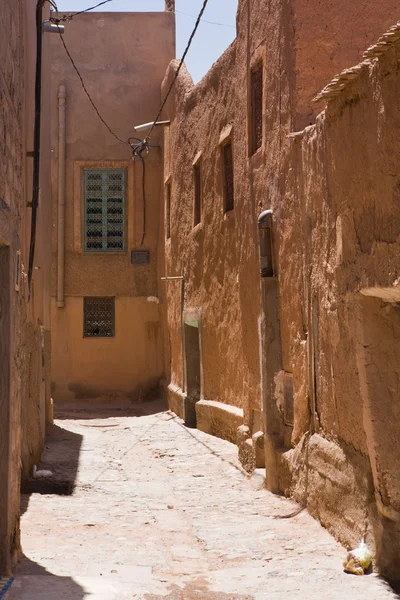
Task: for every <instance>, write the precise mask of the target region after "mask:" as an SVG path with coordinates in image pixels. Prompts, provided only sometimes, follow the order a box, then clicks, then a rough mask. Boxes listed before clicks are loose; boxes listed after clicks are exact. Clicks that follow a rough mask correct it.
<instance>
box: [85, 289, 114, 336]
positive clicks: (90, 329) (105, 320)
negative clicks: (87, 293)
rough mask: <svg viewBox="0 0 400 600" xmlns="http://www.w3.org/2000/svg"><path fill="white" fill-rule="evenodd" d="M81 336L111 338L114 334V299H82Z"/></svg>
mask: <svg viewBox="0 0 400 600" xmlns="http://www.w3.org/2000/svg"><path fill="white" fill-rule="evenodd" d="M83 315H84V316H83V336H84V337H113V336H114V334H115V304H114V298H112V297H111V298H110V297H106V298H94V297H89V298H84V306H83Z"/></svg>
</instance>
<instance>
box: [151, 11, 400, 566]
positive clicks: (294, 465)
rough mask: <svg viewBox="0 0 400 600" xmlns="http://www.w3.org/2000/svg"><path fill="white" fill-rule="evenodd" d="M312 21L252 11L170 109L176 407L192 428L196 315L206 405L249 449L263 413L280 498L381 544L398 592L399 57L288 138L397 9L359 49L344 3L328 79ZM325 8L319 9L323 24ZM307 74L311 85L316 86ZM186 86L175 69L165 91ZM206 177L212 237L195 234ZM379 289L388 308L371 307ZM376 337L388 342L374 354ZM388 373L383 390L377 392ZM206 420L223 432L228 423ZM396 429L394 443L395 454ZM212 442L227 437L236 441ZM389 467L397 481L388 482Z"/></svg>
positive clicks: (352, 538) (206, 225) (366, 33)
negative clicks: (228, 204) (269, 231)
mask: <svg viewBox="0 0 400 600" xmlns="http://www.w3.org/2000/svg"><path fill="white" fill-rule="evenodd" d="M312 4H314V3H312ZM309 5H310V3H308V4H307V5H306V3H297V2H287V3H280V2H279V3H275V2H270V3H268V5H267V6H266V5H265V3H262V2H258V1H254V2H252V3H247V2H240V3H239V9H238V16H237V39H236V40H235V41H234V43H233V44H232V45H231V46H230V47H229V48H228V50H227V51H226V52H225V53H224V54H223V55H222V57H221V58H220V59H219V60H218V61H217V62H216V63H215V64H214V65H213V67H212V68H211V70H210V71H209V72H208V73H207V75H206V76H205V77H204V78H203V79H202V81H201V82H200V83H199V84H198V85H196V86H193V82H192V80H191V78H190V75H189V74H188V73H187V71H186V70H185V69H184V68H182V70H181V73H180V76H179V77H178V80H177V83H176V88H175V94H173V96H172V97H171V98H170V100H169V103H168V105H167V106H166V110H165V114H164V118H171V120H172V123H171V127H170V128H169V130H167V131H166V133H165V154H164V182H165V184H168V183H170V185H171V237H170V239H166V214H165V203H166V188H165V193H164V214H163V222H164V240H165V242H164V243H165V255H164V268H165V271H164V273H165V275H166V276H170V277H174V276H175V277H177V276H183V277H184V286H183V288H182V281H181V280H170V281H166V282H165V283H164V285H165V288H164V289H165V292H164V298H163V301H164V305H165V307H166V319H167V323H168V335H169V340H167V344H168V349H170V351H171V364H170V385H169V403H170V407H171V409H172V410H174V411H175V412H177V413H178V414H180V415H181V416H185V401H186V391H187V390H186V382H185V352H184V350H185V348H184V337H183V331H182V313H184V312H188V311H189V312H190V311H192V312H193V313H197V314H199V315H201V325H200V328H201V350H202V373H201V399H202V400H204V401H206V402H207V401H212V402H215V403H222V404H225V405H233V406H234V407H236V408H238V409H243V421H244V426H245V427H244V429H242V431H241V433H242V434H243V435H244V436H245V437H246V435H247V437H248V438H250V437H251V435H252V434H253V433H255V431H257V428H260V417H259V413H260V412H262V411H263V410H264V412H265V413H266V412H267V411H268V414H264V418H265V425H266V430H265V433H266V436H265V437H266V445H265V449H266V460H267V483H268V485H269V487H270V489H273V490H274V491H277V492H284V493H286V494H291V495H293V496H294V497H295V498H296V499H297V500H298V501H299V502H300V503H302V504H304V505H307V506H308V508H309V510H310V512H311V513H312V514H313V515H314V516H315V517H316V518H318V519H319V520H320V521H321V523H322V524H323V525H324V526H326V527H328V528H329V529H330V531H331V532H332V533H333V534H334V535H335V536H336V537H337V538H338V539H339V540H341V541H342V542H343V543H344V544H346V545H349V546H353V545H354V544H357V543H358V542H359V541H360V539H361V537H362V536H364V535H366V537H367V541H368V543H369V544H370V545H371V547H372V548H375V544H376V551H377V556H378V562H379V566H380V567H381V569H382V571H383V572H384V573H386V574H387V575H391V576H393V575H396V569H397V572H398V567H397V563H396V560H397V558H396V553H397V556H398V555H399V553H398V549H397V546H396V544H397V542H395V544H394V546H393V548H392V549H391V548H390V543H389V540H390V539H391V537H393V536H394V539H398V514H397V511H398V509H397V500H398V499H397V494H398V491H397V489H398V488H397V487H396V480H395V476H394V474H393V473H394V472H393V469H394V468H397V455H396V454H395V453H396V449H395V443H394V439H395V434H394V432H395V431H396V428H398V426H397V420H396V419H397V416H396V415H397V409H396V408H395V403H394V399H395V398H396V397H397V396H396V393H397V392H396V390H397V377H396V375H395V374H396V373H397V367H396V364H395V362H396V361H395V357H396V356H397V350H396V349H395V348H394V347H393V346H392V344H393V339H394V338H395V336H396V335H397V334H396V331H397V325H395V324H394V323H393V320H394V318H395V317H394V315H395V312H396V310H397V309H396V305H393V306H392V305H391V306H390V307H387V306H386V307H383V308H382V311H383V312H382V314H381V313H380V308H379V307H380V302H381V299H382V298H384V297H385V298H387V296H389V297H391V298H392V301H393V302H394V301H395V300H396V302H397V298H398V293H397V292H395V293H393V291H392V290H391V286H393V285H394V284H396V285H397V281H396V280H397V277H398V274H397V267H396V264H397V262H396V261H397V258H398V249H397V246H396V241H397V236H398V231H397V229H396V225H395V224H396V223H397V217H393V211H394V214H397V212H396V211H397V207H395V202H396V200H395V199H396V194H397V180H396V173H397V170H398V166H397V163H396V150H395V144H396V134H395V132H396V131H397V126H398V118H399V117H398V114H397V108H396V106H397V105H396V101H395V98H396V94H397V93H398V90H397V81H396V77H397V76H396V68H395V64H396V57H395V56H392V58H390V57H389V54H388V56H387V58H386V59H383V58H382V59H381V60H382V61H383V62H382V64H381V66H379V67H377V66H376V65H374V66H368V67H365V68H364V71H365V72H363V76H362V78H361V79H360V82H359V83H357V84H356V83H354V84H353V85H355V86H361V87H360V89H359V90H358V88H357V89H356V92H355V93H354V94H353V95H351V96H350V97H347V96H346V95H343V96H342V100H341V101H340V102H339V101H337V103H336V104H332V105H330V107H329V109H328V111H327V112H326V113H324V114H323V115H322V116H319V117H318V118H317V123H316V125H315V126H313V127H311V128H310V129H307V130H306V131H305V133H302V134H300V136H299V137H298V138H291V137H289V135H290V134H291V133H293V131H294V130H296V128H297V126H298V125H299V124H301V119H303V117H306V118H305V122H306V123H308V121H307V119H308V118H309V117H310V115H311V116H312V119H314V116H315V113H316V111H317V110H318V109H316V108H314V105H312V103H311V100H312V97H313V96H314V95H315V92H317V91H318V89H314V87H313V86H314V85H316V84H317V83H318V82H319V81H320V82H321V85H320V87H322V86H323V85H325V84H326V83H328V82H329V80H330V78H331V77H332V76H333V75H334V74H335V73H336V71H337V70H340V69H341V68H345V67H349V66H351V64H352V62H351V61H352V59H353V57H355V60H359V57H360V56H361V55H362V51H363V50H365V48H366V47H367V46H368V45H369V44H370V43H372V42H373V41H375V39H376V38H377V37H378V35H379V34H381V33H382V32H383V31H384V30H385V27H387V25H388V20H389V24H392V23H394V22H395V21H396V18H397V14H396V8H397V3H392V4H390V6H388V12H386V7H385V11H384V14H382V21H380V18H379V19H378V18H376V15H372V13H371V11H372V6H373V3H372V2H368V3H363V2H360V3H357V6H358V8H357V10H360V11H362V10H364V11H365V16H367V15H369V17H368V20H367V18H365V19H364V20H363V19H362V20H361V23H360V31H359V35H357V36H356V37H354V36H353V37H352V38H351V41H350V40H347V41H348V43H347V45H346V44H345V43H344V42H345V39H346V38H345V35H344V34H346V35H347V36H349V35H350V33H349V31H348V26H349V22H350V21H353V24H354V27H355V28H356V26H357V19H356V15H357V14H358V13H357V10H356V8H355V7H354V6H353V5H352V6H351V7H350V6H348V5H347V3H346V6H342V10H341V11H338V12H337V13H335V14H336V17H335V19H332V21H330V23H331V25H332V28H333V29H332V31H331V37H332V40H331V42H332V44H333V43H334V42H333V39H336V40H339V41H340V40H342V42H343V43H342V42H341V43H340V44H339V45H338V48H336V50H335V51H333V50H334V49H333V50H332V52H331V53H329V52H326V53H323V52H322V53H321V55H320V56H319V57H318V61H317V60H316V59H315V61H314V58H313V55H309V56H308V58H306V49H307V48H308V49H309V50H308V51H310V48H311V47H312V46H313V43H314V42H315V44H316V46H318V45H320V46H321V47H325V46H326V39H327V38H326V35H328V34H326V29H325V28H324V27H322V26H321V23H322V22H323V21H322V20H318V19H316V18H314V16H313V15H312V14H311V13H310V12H309V11H308V8H307V6H309ZM325 8H326V7H325ZM325 8H324V5H323V3H318V2H317V3H315V11H316V13H317V14H319V11H321V13H323V12H324V10H325ZM332 10H333V8H332ZM390 17H391V20H390ZM342 27H343V29H344V31H343V38H342V37H341V35H342V32H341V28H342ZM339 31H340V35H339V37H337V35H336V34H337V32H339ZM310 40H313V43H311V42H310ZM391 52H396V51H395V50H391ZM260 60H263V61H264V65H265V67H264V88H263V95H264V116H263V133H264V135H263V144H262V146H261V148H260V149H259V150H258V151H257V152H256V153H255V154H253V155H252V156H249V145H250V144H249V117H248V102H249V99H248V92H247V90H248V80H249V73H250V70H251V68H252V67H253V66H255V65H256V64H257V63H258V62H259V61H260ZM385 60H389V63H385ZM390 60H391V61H392V62H390ZM307 61H308V64H309V66H310V67H313V66H315V70H316V71H317V73H316V74H315V73H313V74H311V72H309V71H308V70H307V69H305V68H304V65H305V64H306V63H307ZM176 68H177V63H176V62H173V63H172V64H171V65H170V68H169V71H168V72H167V75H166V78H165V80H164V83H163V91H165V90H166V89H167V88H168V85H169V82H170V81H171V78H172V76H173V74H174V72H175V70H176ZM307 68H308V67H307ZM316 82H317V83H316ZM318 85H319V84H318ZM320 106H321V105H320ZM303 107H304V110H303ZM298 115H300V116H301V119H300V121H299V120H297V119H296V116H298ZM310 118H311V117H310ZM303 124H304V121H303ZM229 135H230V136H231V139H232V144H233V157H234V185H235V208H234V210H233V211H231V212H229V213H227V214H224V212H223V198H222V172H221V143H223V141H224V140H225V139H226V138H227V136H229ZM198 160H200V164H201V169H202V201H203V205H202V219H201V223H200V224H198V225H196V226H193V223H194V221H193V199H194V177H193V163H194V162H195V161H198ZM266 209H271V210H272V215H273V253H274V262H275V265H274V266H275V273H274V275H275V277H274V278H272V279H271V282H270V283H265V282H264V283H261V289H260V259H259V239H258V227H257V218H258V216H259V214H260V213H261V212H262V211H264V210H266ZM161 262H162V261H161ZM378 286H386V288H388V290H386V291H384V292H382V290H381V291H380V292H379V294H380V298H381V299H378V300H377V292H376V287H378ZM182 290H183V293H182ZM360 290H361V291H362V293H360ZM260 292H261V293H260ZM385 294H386V296H385ZM367 295H373V296H374V298H375V299H372V300H371V299H369V298H367V297H366V296H367ZM393 298H394V299H395V300H393ZM368 303H372V305H369V304H368ZM199 322H200V321H199ZM380 329H381V330H382V334H381V338H378V339H377V340H375V341H374V342H373V343H372V342H371V341H370V338H371V337H372V338H373V337H374V335H377V331H379V330H380ZM365 339H367V342H365ZM369 346H370V347H371V348H370V350H371V352H372V351H373V353H374V356H373V363H372V364H371V361H369V358H370V355H369V353H368V348H369ZM271 348H272V349H273V352H271ZM388 360H389V364H388ZM378 364H379V365H380V367H375V366H374V365H378ZM384 365H385V369H384V372H385V373H387V376H385V377H383V376H380V375H379V369H383V367H384ZM389 365H391V366H389ZM284 372H286V373H289V374H291V375H292V376H293V381H294V424H293V426H288V425H287V424H285V423H284V416H283V404H284V398H283V396H284V393H283V385H282V378H283V374H284ZM382 389H383V390H384V395H385V403H384V406H385V412H384V414H383V415H382V416H381V415H379V419H380V420H381V421H382V424H381V423H377V418H378V412H379V411H378V406H379V397H380V393H381V391H382ZM312 397H314V398H315V407H314V406H313V405H312V402H311V398H312ZM212 402H211V404H212ZM207 406H208V404H207ZM218 406H219V409H220V405H218ZM229 408H230V407H229V406H228V408H227V413H228V412H229ZM386 413H387V416H385V414H386ZM199 414H200V413H199ZM219 414H223V411H222V412H221V411H220V413H219ZM218 416H219V415H218ZM214 417H215V419H214ZM207 418H208V417H207ZM209 418H210V419H211V420H213V419H214V421H213V422H217V421H218V420H217V418H216V415H214V416H211V417H209ZM262 421H263V419H262V418H261V423H262ZM389 424H392V426H393V427H392V430H391V431H392V432H393V433H391V434H390V436H389V438H388V440H385V442H383V439H382V437H380V436H382V432H383V430H384V429H385V427H389ZM265 425H261V427H262V428H263V429H265ZM207 426H208V425H207ZM246 428H247V429H246ZM214 429H215V428H214ZM214 429H213V433H215V434H216V435H222V436H223V433H222V431H223V429H224V427H222V426H221V427H220V430H221V431H219V432H218V431H215V430H214ZM246 432H247V433H246ZM245 434H246V435H245ZM253 441H254V440H253ZM250 442H251V440H250ZM240 451H242V450H240ZM255 452H256V449H255V448H254V454H255ZM393 456H396V458H395V462H394V464H395V466H392V465H389V464H388V457H393ZM253 459H254V460H255V456H254V457H253ZM250 462H251V461H250ZM393 510H394V511H395V512H393ZM388 515H389V516H388ZM396 536H397V537H396Z"/></svg>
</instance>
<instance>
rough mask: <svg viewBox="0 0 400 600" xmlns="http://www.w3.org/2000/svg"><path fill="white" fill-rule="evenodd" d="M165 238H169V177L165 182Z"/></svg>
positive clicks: (170, 188)
mask: <svg viewBox="0 0 400 600" xmlns="http://www.w3.org/2000/svg"><path fill="white" fill-rule="evenodd" d="M164 191H165V239H166V240H167V241H168V240H170V239H171V199H172V186H171V179H167V181H166V182H165V187H164Z"/></svg>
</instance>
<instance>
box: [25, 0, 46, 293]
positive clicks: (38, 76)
mask: <svg viewBox="0 0 400 600" xmlns="http://www.w3.org/2000/svg"><path fill="white" fill-rule="evenodd" d="M45 2H46V0H38V1H37V4H36V70H35V124H34V132H33V176H32V216H31V239H30V243H29V261H28V286H29V298H30V296H31V283H32V275H33V261H34V258H35V246H36V221H37V208H38V203H39V175H40V120H41V100H42V21H43V16H42V15H43V5H44V4H45Z"/></svg>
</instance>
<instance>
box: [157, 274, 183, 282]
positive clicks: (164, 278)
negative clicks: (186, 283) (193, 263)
mask: <svg viewBox="0 0 400 600" xmlns="http://www.w3.org/2000/svg"><path fill="white" fill-rule="evenodd" d="M170 279H185V278H184V276H183V275H179V276H177V277H161V281H169V280H170Z"/></svg>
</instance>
